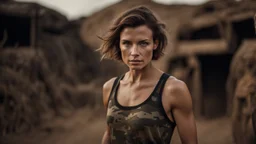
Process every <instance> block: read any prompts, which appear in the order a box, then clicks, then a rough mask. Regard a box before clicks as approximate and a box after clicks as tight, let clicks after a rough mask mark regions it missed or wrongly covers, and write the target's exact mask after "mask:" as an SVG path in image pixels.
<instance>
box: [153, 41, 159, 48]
mask: <svg viewBox="0 0 256 144" xmlns="http://www.w3.org/2000/svg"><path fill="white" fill-rule="evenodd" d="M158 44H159V41H158V40H155V41H154V46H153V50H156V49H157V47H158Z"/></svg>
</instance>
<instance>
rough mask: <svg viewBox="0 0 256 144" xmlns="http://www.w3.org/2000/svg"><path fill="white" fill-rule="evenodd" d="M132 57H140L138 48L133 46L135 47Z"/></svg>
mask: <svg viewBox="0 0 256 144" xmlns="http://www.w3.org/2000/svg"><path fill="white" fill-rule="evenodd" d="M131 55H132V56H136V55H139V52H138V48H137V46H133V47H132V49H131Z"/></svg>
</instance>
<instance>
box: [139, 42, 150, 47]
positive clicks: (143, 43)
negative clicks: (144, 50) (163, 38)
mask: <svg viewBox="0 0 256 144" xmlns="http://www.w3.org/2000/svg"><path fill="white" fill-rule="evenodd" d="M140 45H141V46H143V47H144V46H147V45H148V42H141V43H140Z"/></svg>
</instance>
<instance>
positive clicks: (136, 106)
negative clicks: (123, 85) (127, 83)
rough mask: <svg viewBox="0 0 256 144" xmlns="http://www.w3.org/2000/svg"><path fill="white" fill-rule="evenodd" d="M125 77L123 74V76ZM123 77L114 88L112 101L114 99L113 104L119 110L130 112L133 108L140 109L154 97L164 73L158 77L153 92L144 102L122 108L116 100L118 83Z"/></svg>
mask: <svg viewBox="0 0 256 144" xmlns="http://www.w3.org/2000/svg"><path fill="white" fill-rule="evenodd" d="M124 75H125V74H124ZM124 75H123V76H122V77H121V79H120V80H119V82H118V84H117V86H116V89H115V94H114V99H115V102H116V105H117V107H119V108H121V109H124V110H130V109H135V108H138V107H140V106H141V105H143V104H145V103H146V102H147V101H149V100H150V99H151V97H152V96H153V95H154V93H155V92H156V88H157V87H158V86H159V84H160V81H161V79H162V78H163V76H164V73H162V75H161V76H160V78H159V80H158V82H157V84H156V85H155V87H154V89H153V91H152V92H151V93H150V95H149V96H148V98H146V99H145V100H144V101H142V102H141V103H139V104H137V105H132V106H124V105H121V104H120V103H119V102H118V100H117V91H118V88H119V85H120V81H121V80H122V79H123V78H124Z"/></svg>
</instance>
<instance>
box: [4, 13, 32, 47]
mask: <svg viewBox="0 0 256 144" xmlns="http://www.w3.org/2000/svg"><path fill="white" fill-rule="evenodd" d="M31 20H32V19H31V18H30V17H23V16H13V15H4V14H0V40H4V39H6V40H5V42H4V45H3V47H17V46H30V45H31V42H30V40H31V39H30V38H31V33H30V32H31Z"/></svg>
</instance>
